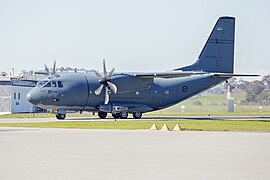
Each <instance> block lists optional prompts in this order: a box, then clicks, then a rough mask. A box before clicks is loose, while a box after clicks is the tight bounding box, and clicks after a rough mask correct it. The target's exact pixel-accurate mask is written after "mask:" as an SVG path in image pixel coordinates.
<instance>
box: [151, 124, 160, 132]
mask: <svg viewBox="0 0 270 180" xmlns="http://www.w3.org/2000/svg"><path fill="white" fill-rule="evenodd" d="M150 130H152V131H155V130H159V129H158V127H157V125H156V124H153V125H152V127H151V128H150Z"/></svg>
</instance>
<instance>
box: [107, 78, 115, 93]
mask: <svg viewBox="0 0 270 180" xmlns="http://www.w3.org/2000/svg"><path fill="white" fill-rule="evenodd" d="M107 83H108V85H109V87H110V89H111V90H112V91H113V92H114V94H116V93H117V87H116V85H115V84H113V83H111V82H109V81H108V82H107Z"/></svg>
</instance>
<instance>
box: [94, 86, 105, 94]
mask: <svg viewBox="0 0 270 180" xmlns="http://www.w3.org/2000/svg"><path fill="white" fill-rule="evenodd" d="M103 86H104V85H103V84H101V85H100V86H99V87H98V88H97V89H96V90H95V94H96V95H100V93H101V91H102V89H103Z"/></svg>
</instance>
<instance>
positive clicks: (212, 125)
mask: <svg viewBox="0 0 270 180" xmlns="http://www.w3.org/2000/svg"><path fill="white" fill-rule="evenodd" d="M154 123H155V124H156V125H157V126H158V127H159V128H161V127H162V126H163V124H167V125H168V126H169V128H170V129H173V127H174V126H175V125H176V124H177V123H178V124H179V125H180V126H181V128H182V129H183V130H188V131H252V132H270V122H265V121H224V120H222V121H212V120H203V121H202V120H191V121H134V120H130V121H98V122H96V121H92V122H91V121H86V122H82V121H78V122H66V121H65V122H61V121H59V122H37V123H0V126H1V127H30V128H78V129H119V130H145V129H149V128H150V127H151V126H152V125H153V124H154Z"/></svg>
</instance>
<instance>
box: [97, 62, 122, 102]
mask: <svg viewBox="0 0 270 180" xmlns="http://www.w3.org/2000/svg"><path fill="white" fill-rule="evenodd" d="M114 70H115V69H114V68H113V69H112V70H111V71H110V72H109V73H108V72H107V69H106V64H105V59H103V74H101V73H99V72H98V71H94V72H95V73H96V75H97V77H98V79H99V80H98V82H99V83H100V86H99V87H98V88H97V89H96V90H95V94H96V95H97V96H98V95H100V94H101V92H102V90H103V88H104V87H105V101H104V104H108V103H109V100H110V92H111V91H112V92H113V93H114V94H116V93H117V87H116V85H115V84H113V83H112V82H111V77H112V74H113V72H114Z"/></svg>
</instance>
